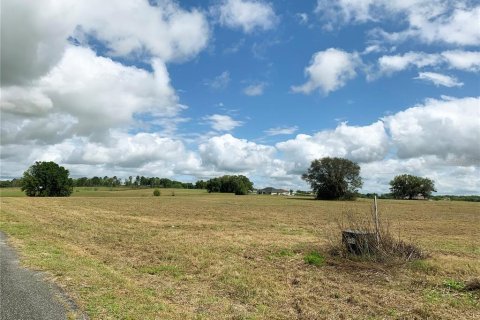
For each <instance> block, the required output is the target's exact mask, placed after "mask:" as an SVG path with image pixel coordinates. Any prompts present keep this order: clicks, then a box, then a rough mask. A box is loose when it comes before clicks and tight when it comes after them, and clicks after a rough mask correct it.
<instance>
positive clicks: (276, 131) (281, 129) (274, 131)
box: [265, 126, 298, 136]
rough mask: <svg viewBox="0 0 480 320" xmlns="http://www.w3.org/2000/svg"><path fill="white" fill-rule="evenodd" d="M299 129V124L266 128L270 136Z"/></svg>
mask: <svg viewBox="0 0 480 320" xmlns="http://www.w3.org/2000/svg"><path fill="white" fill-rule="evenodd" d="M297 130H298V127H297V126H293V127H276V128H270V129H268V130H266V131H265V133H266V134H267V135H269V136H279V135H287V134H294V133H295V132H296V131H297Z"/></svg>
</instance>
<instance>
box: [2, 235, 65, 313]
mask: <svg viewBox="0 0 480 320" xmlns="http://www.w3.org/2000/svg"><path fill="white" fill-rule="evenodd" d="M70 304H71V302H69V301H68V300H67V299H66V297H65V295H64V294H62V292H61V291H60V290H59V288H57V287H55V286H54V285H53V284H52V283H49V282H48V281H46V280H45V279H44V276H43V275H42V273H40V272H35V271H31V270H27V269H25V268H23V267H21V266H20V265H19V262H18V256H17V254H16V253H15V251H14V250H13V249H12V248H11V247H9V246H8V244H7V242H6V236H5V234H3V233H2V232H0V320H30V319H32V320H42V319H48V320H57V319H67V313H68V311H69V310H70Z"/></svg>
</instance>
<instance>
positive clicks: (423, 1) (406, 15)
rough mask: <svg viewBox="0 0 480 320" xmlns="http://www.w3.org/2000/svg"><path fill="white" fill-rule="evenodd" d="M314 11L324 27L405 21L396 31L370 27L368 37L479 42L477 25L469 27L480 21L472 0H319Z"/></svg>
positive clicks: (441, 41)
mask: <svg viewBox="0 0 480 320" xmlns="http://www.w3.org/2000/svg"><path fill="white" fill-rule="evenodd" d="M315 12H316V13H317V14H318V15H319V16H320V19H321V20H322V22H323V23H324V27H325V28H326V29H327V30H331V29H332V28H335V27H336V26H342V25H345V24H360V23H367V22H370V23H376V24H378V23H381V22H388V21H402V22H404V24H405V27H404V28H403V29H402V30H400V31H397V32H387V31H385V30H383V29H381V28H379V27H377V28H375V29H373V30H372V31H371V36H372V37H374V38H378V39H380V40H381V41H385V40H386V41H390V42H403V41H406V40H407V39H411V38H414V39H417V40H420V41H422V42H424V43H427V44H432V43H446V44H453V45H461V46H475V45H479V44H480V28H475V27H472V26H478V21H480V6H479V5H478V3H476V2H472V1H441V0H410V1H388V0H360V1H352V0H339V1H335V2H334V3H332V2H331V1H328V0H318V1H317V7H316V9H315Z"/></svg>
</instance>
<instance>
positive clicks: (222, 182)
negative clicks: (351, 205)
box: [0, 157, 480, 201]
mask: <svg viewBox="0 0 480 320" xmlns="http://www.w3.org/2000/svg"><path fill="white" fill-rule="evenodd" d="M302 178H303V179H304V180H306V181H307V182H309V183H310V186H311V188H312V190H313V192H314V194H315V197H316V199H322V200H338V199H341V200H351V199H355V198H356V197H358V196H360V197H367V198H368V197H373V196H376V194H366V195H361V194H360V193H359V192H358V189H359V188H361V187H362V184H363V182H362V178H361V177H360V166H359V165H358V164H357V163H355V162H353V161H351V160H348V159H343V158H330V157H326V158H322V159H317V160H314V161H312V163H311V165H310V168H308V170H307V172H306V173H304V174H303V175H302ZM121 185H122V186H126V187H132V188H140V187H147V188H184V189H207V191H208V192H209V193H211V192H223V193H235V194H236V195H245V194H248V192H250V191H253V183H252V182H251V181H250V180H249V179H248V178H247V177H246V176H243V175H224V176H222V177H217V178H212V179H210V180H207V181H203V180H199V181H197V182H196V183H195V184H194V183H190V182H188V183H184V182H180V181H176V180H170V179H167V178H158V177H144V176H136V177H135V178H134V177H133V176H130V177H128V178H126V179H124V180H122V179H119V178H117V177H116V176H113V177H108V176H104V177H103V178H102V177H96V176H95V177H93V178H88V177H82V178H78V179H72V178H70V177H69V171H68V170H67V169H65V168H64V167H61V166H59V165H58V164H56V163H54V162H35V164H34V165H32V166H31V167H30V168H28V170H27V171H25V172H24V174H23V177H22V178H21V179H13V180H10V181H0V187H17V186H20V187H21V189H22V191H25V192H26V194H27V195H29V196H69V195H70V194H71V193H72V192H73V187H102V186H103V187H118V186H121ZM390 191H391V193H389V194H384V195H381V196H380V197H383V198H394V199H428V198H431V197H432V192H436V189H435V185H434V181H433V180H430V179H428V178H424V177H417V176H413V175H408V174H402V175H398V176H395V177H394V178H393V179H392V180H391V181H390ZM445 197H446V196H441V198H442V199H443V200H445ZM448 198H449V199H448V200H466V201H478V200H479V198H480V197H478V196H448ZM437 199H438V197H437Z"/></svg>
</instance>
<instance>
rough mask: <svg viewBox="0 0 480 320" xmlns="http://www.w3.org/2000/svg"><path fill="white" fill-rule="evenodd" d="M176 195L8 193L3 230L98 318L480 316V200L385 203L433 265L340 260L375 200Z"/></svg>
mask: <svg viewBox="0 0 480 320" xmlns="http://www.w3.org/2000/svg"><path fill="white" fill-rule="evenodd" d="M122 192H123V193H122ZM171 192H172V190H164V189H162V195H161V196H160V197H153V196H152V195H151V193H152V190H138V191H108V190H103V191H102V190H100V191H96V192H95V191H93V190H81V191H79V192H76V193H74V197H70V198H26V197H13V195H18V194H15V191H14V190H7V192H4V193H3V194H2V197H1V200H0V201H1V215H0V230H2V231H4V232H5V233H7V234H8V235H9V236H10V239H11V242H12V244H13V245H14V246H15V247H17V248H18V250H19V251H20V252H21V255H22V261H23V263H24V265H26V266H28V267H30V268H33V269H38V270H44V271H46V272H47V273H48V274H49V275H50V276H51V278H52V280H53V281H55V282H56V283H57V284H59V285H60V286H62V287H63V288H64V289H65V290H66V292H68V294H69V295H70V296H71V297H72V298H73V299H74V300H75V301H77V304H78V305H79V306H80V308H81V309H82V310H83V311H84V312H85V313H86V314H88V316H89V317H90V318H91V319H479V318H480V303H479V296H480V294H479V292H478V291H466V290H464V289H463V287H464V285H465V283H468V281H470V280H472V279H474V278H478V277H479V276H480V263H479V261H480V243H479V230H480V204H478V203H466V202H448V201H441V202H440V201H439V202H429V201H386V200H385V201H382V200H381V201H380V202H379V208H380V212H381V214H382V219H384V220H388V221H389V224H390V229H391V231H392V232H393V233H394V234H396V235H398V234H400V236H401V237H402V238H403V239H405V240H408V241H411V242H415V243H417V244H418V245H419V246H421V247H422V248H423V249H424V250H426V251H427V252H428V253H429V258H427V259H425V260H420V261H415V262H408V263H394V262H392V263H388V264H376V263H373V262H368V261H359V260H355V259H350V260H347V259H344V258H340V257H335V256H331V255H329V254H328V248H329V243H330V241H333V240H332V239H333V238H334V237H336V236H338V235H339V233H340V231H339V229H338V227H337V223H336V221H337V220H338V218H339V217H341V216H342V213H344V212H347V211H353V212H357V213H365V214H368V213H369V212H370V202H367V201H363V200H361V201H355V202H325V201H312V200H310V199H307V198H295V197H276V196H234V195H223V194H207V193H205V192H197V191H181V190H175V196H172V195H171ZM95 195H98V196H95ZM312 252H316V253H317V254H318V256H320V257H324V258H325V259H324V261H322V259H320V261H319V263H318V264H317V265H314V264H308V263H306V261H305V257H306V256H308V255H311V253H312Z"/></svg>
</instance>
